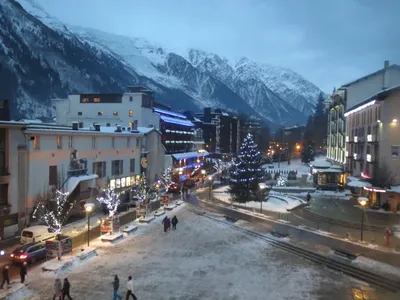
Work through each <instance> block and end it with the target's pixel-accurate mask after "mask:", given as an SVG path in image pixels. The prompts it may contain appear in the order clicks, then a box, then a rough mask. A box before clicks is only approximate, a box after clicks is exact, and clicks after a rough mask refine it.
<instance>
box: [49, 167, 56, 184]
mask: <svg viewBox="0 0 400 300" xmlns="http://www.w3.org/2000/svg"><path fill="white" fill-rule="evenodd" d="M57 184H58V173H57V166H49V185H54V186H57Z"/></svg>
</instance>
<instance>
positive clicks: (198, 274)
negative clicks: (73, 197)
mask: <svg viewBox="0 0 400 300" xmlns="http://www.w3.org/2000/svg"><path fill="white" fill-rule="evenodd" d="M167 215H169V216H173V215H177V217H178V219H179V223H178V226H177V230H176V231H169V232H168V233H167V234H165V233H164V232H163V230H162V227H161V220H162V219H161V218H162V217H161V218H157V219H156V220H155V221H153V222H152V223H150V224H146V225H143V224H138V226H139V230H138V231H137V232H136V233H135V234H134V235H132V236H130V237H128V238H126V239H125V240H123V241H121V242H120V243H118V244H116V245H105V244H102V243H100V242H96V243H94V244H93V246H96V247H97V249H98V254H99V255H98V256H97V257H94V258H91V259H90V260H88V261H86V262H83V263H82V264H80V265H77V266H74V267H72V268H71V269H70V270H67V271H66V272H65V273H63V274H59V275H58V276H59V278H61V279H64V278H65V277H68V279H69V281H70V282H71V296H72V298H73V299H85V300H91V299H96V300H102V299H112V284H111V282H112V280H113V276H114V275H116V274H117V275H118V276H119V277H120V280H121V288H120V292H121V294H123V296H124V294H125V292H126V288H125V283H126V279H127V277H128V276H129V275H132V276H133V279H134V286H135V287H134V289H135V294H136V296H137V297H138V299H152V300H157V299H171V300H172V299H175V300H177V299H180V300H188V299H251V300H253V299H271V300H274V299H279V300H281V299H353V298H352V293H353V292H352V289H353V288H360V283H359V282H357V281H355V280H352V279H350V278H349V277H347V276H343V275H341V274H339V273H336V272H332V271H329V270H327V269H324V268H321V267H320V266H318V265H314V264H312V263H310V262H308V261H306V260H303V259H301V258H299V257H297V256H294V255H292V254H289V253H286V252H282V251H281V250H277V249H276V248H273V247H272V246H270V245H268V244H266V243H265V242H263V241H260V240H257V239H254V238H252V237H250V236H247V235H245V234H243V233H241V232H238V231H236V230H234V229H231V228H228V227H226V226H224V225H221V224H218V223H216V222H214V221H212V220H209V219H207V218H204V217H202V216H199V215H197V214H194V213H193V212H191V211H190V210H189V209H188V207H187V206H186V205H182V206H181V207H179V208H177V209H176V210H174V211H172V212H170V213H167ZM239 223H241V224H243V226H246V224H245V223H246V222H244V221H240V222H239ZM54 279H55V276H54V275H50V274H49V273H42V271H41V270H40V268H36V269H34V270H32V271H31V272H30V273H29V274H28V278H27V283H28V288H23V289H21V290H20V292H19V293H16V294H15V295H14V296H11V297H9V298H7V299H12V300H16V299H18V300H22V299H30V300H36V299H51V298H52V295H53V283H54ZM361 285H362V284H361ZM22 295H25V298H24V296H22ZM369 299H378V298H369ZM379 299H382V298H379ZM385 299H387V298H385Z"/></svg>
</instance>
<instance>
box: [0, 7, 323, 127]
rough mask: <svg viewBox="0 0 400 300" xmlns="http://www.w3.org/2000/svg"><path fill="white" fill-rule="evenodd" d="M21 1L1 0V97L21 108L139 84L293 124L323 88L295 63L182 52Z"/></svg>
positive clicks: (195, 103) (191, 104) (162, 97)
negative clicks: (63, 18) (82, 24)
mask: <svg viewBox="0 0 400 300" xmlns="http://www.w3.org/2000/svg"><path fill="white" fill-rule="evenodd" d="M18 2H19V3H20V4H21V5H22V7H23V8H22V7H21V6H20V5H19V3H18ZM18 2H16V1H14V0H2V1H0V71H2V72H0V97H2V98H9V99H12V100H15V101H12V103H11V104H12V107H13V109H14V115H21V116H25V117H37V116H40V115H49V114H51V113H52V111H51V108H49V107H50V105H49V104H50V99H51V98H53V97H64V96H66V95H67V94H68V93H71V92H82V93H83V92H122V91H124V90H125V89H126V87H127V86H128V85H133V84H140V85H145V86H147V87H149V88H150V89H153V90H154V91H155V93H156V98H157V99H158V100H159V101H161V102H164V103H165V104H168V105H170V106H171V107H172V108H173V109H175V110H200V109H202V108H203V107H205V106H211V107H214V108H225V109H228V110H233V111H240V112H244V113H247V114H250V115H254V116H261V117H263V118H264V119H265V120H266V121H268V123H275V124H281V123H287V124H294V123H303V122H304V121H305V119H306V117H307V115H308V114H309V113H311V111H312V110H313V107H314V105H315V101H316V99H317V96H318V94H319V93H320V92H321V91H320V90H319V89H318V88H316V87H315V86H314V85H313V84H311V83H310V82H308V81H306V80H305V79H304V78H302V77H301V76H300V75H298V74H296V73H294V72H293V71H291V70H287V69H283V68H279V67H273V66H268V65H265V64H258V63H255V62H252V61H249V60H247V59H242V60H240V61H238V62H236V63H230V62H228V60H227V59H225V58H222V57H220V56H218V55H216V54H210V53H205V52H202V51H199V50H191V51H189V52H188V53H183V54H182V55H179V54H177V53H174V52H171V51H168V50H166V49H165V48H163V47H161V46H158V45H155V44H151V43H149V42H147V41H145V40H143V39H137V38H132V37H126V36H119V35H115V34H110V33H105V32H101V31H98V30H94V29H86V28H79V27H75V26H69V25H66V24H63V23H62V22H60V21H59V20H58V19H57V18H55V17H52V16H50V15H49V14H48V13H46V11H45V10H44V9H43V8H42V7H40V5H38V4H37V3H36V2H35V1H34V0H18ZM27 12H28V13H27Z"/></svg>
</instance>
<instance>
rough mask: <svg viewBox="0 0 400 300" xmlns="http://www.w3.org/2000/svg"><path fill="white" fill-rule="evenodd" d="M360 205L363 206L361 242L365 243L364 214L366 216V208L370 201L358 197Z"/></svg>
mask: <svg viewBox="0 0 400 300" xmlns="http://www.w3.org/2000/svg"><path fill="white" fill-rule="evenodd" d="M357 200H358V203H359V204H360V205H361V207H362V208H363V209H362V213H361V242H362V241H363V235H364V214H365V206H366V205H367V203H368V202H369V199H368V198H367V197H358V199H357Z"/></svg>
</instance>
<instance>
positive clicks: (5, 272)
mask: <svg viewBox="0 0 400 300" xmlns="http://www.w3.org/2000/svg"><path fill="white" fill-rule="evenodd" d="M8 269H9V266H5V267H4V269H3V281H2V282H1V288H3V286H4V283H6V282H7V284H10V276H9V275H8Z"/></svg>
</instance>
